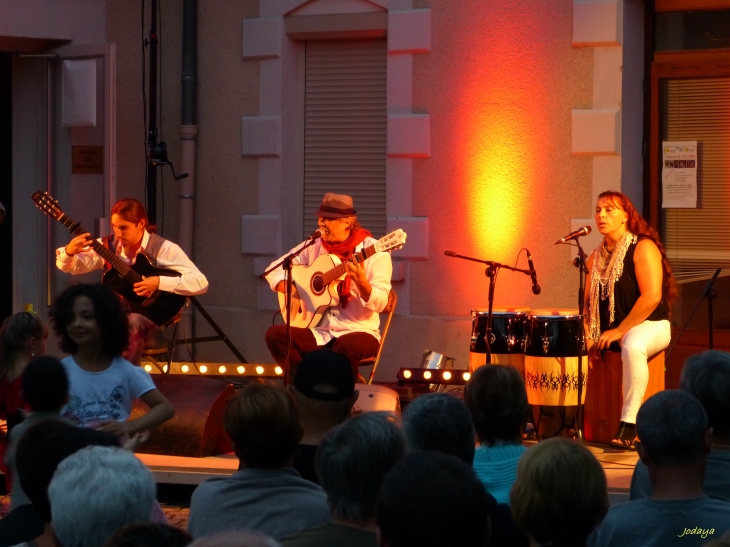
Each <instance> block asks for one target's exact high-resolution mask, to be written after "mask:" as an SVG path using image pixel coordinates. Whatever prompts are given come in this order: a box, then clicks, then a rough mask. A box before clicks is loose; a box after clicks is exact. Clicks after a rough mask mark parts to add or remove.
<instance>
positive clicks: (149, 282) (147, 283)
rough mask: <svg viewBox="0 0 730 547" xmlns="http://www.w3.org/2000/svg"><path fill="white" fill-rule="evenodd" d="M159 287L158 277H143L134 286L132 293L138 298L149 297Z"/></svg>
mask: <svg viewBox="0 0 730 547" xmlns="http://www.w3.org/2000/svg"><path fill="white" fill-rule="evenodd" d="M159 287H160V278H159V277H158V276H156V275H155V276H152V277H145V278H144V279H142V281H140V282H139V283H135V284H134V293H135V294H136V295H138V296H150V295H151V294H152V293H153V292H155V291H156V290H157V289H158V288H159Z"/></svg>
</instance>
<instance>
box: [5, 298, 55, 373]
mask: <svg viewBox="0 0 730 547" xmlns="http://www.w3.org/2000/svg"><path fill="white" fill-rule="evenodd" d="M31 338H36V339H38V340H45V339H46V338H48V326H47V325H46V324H45V323H44V322H43V319H41V318H40V317H39V316H38V314H37V313H32V312H27V311H21V312H19V313H16V314H15V315H11V316H10V317H8V318H7V319H6V320H5V321H3V325H2V327H0V380H3V379H5V378H6V377H7V376H8V373H9V372H10V369H11V368H12V366H13V362H14V361H15V358H16V357H17V356H18V353H20V352H21V351H23V350H24V349H25V348H26V346H27V345H28V342H30V340H31Z"/></svg>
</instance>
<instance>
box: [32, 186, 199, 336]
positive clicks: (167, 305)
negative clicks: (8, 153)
mask: <svg viewBox="0 0 730 547" xmlns="http://www.w3.org/2000/svg"><path fill="white" fill-rule="evenodd" d="M31 197H32V198H33V201H34V202H35V205H36V207H38V208H39V209H40V210H41V211H43V212H44V213H45V214H47V215H48V216H50V217H52V218H55V219H56V220H58V221H59V222H60V223H61V224H63V225H64V226H65V227H66V228H68V230H69V232H71V233H72V234H73V235H75V236H78V235H81V234H83V233H86V232H87V230H86V229H84V228H83V227H82V226H81V224H79V223H78V222H76V221H74V220H73V219H72V218H70V217H69V216H68V215H66V214H65V213H64V212H63V211H62V210H61V208H60V207H59V206H58V201H57V200H55V199H53V198H52V197H51V196H50V195H48V192H34V193H33V195H32V196H31ZM90 247H91V248H92V249H93V250H94V252H96V254H98V255H99V256H100V257H101V258H103V259H104V260H105V261H106V263H107V264H109V265H110V268H109V269H107V270H106V271H105V272H104V275H103V276H102V281H103V282H104V284H105V285H108V286H109V287H111V288H112V289H114V291H116V292H117V293H118V294H119V295H121V296H123V297H124V298H125V299H126V300H127V302H128V303H129V307H130V309H131V310H132V311H133V312H134V313H138V314H140V315H144V316H145V317H147V318H148V319H150V320H151V321H153V322H154V323H155V324H157V325H158V326H160V327H165V326H167V325H169V324H170V323H172V322H173V321H174V319H175V318H176V317H177V315H178V314H179V313H180V310H182V308H183V306H184V305H185V302H186V300H187V296H184V295H182V294H175V293H171V292H166V291H160V290H157V291H155V292H154V293H152V294H151V295H150V296H138V295H137V294H135V292H134V284H135V283H138V282H140V281H142V278H143V277H152V276H155V275H156V276H164V277H180V275H182V274H181V273H180V272H176V271H175V270H170V269H168V268H158V267H156V266H153V265H152V263H151V262H150V259H149V258H147V257H146V256H145V255H144V253H138V254H137V259H136V260H135V263H134V264H133V265H132V266H130V265H129V264H127V263H126V262H124V260H122V259H121V258H120V257H118V256H117V254H116V253H115V252H114V251H112V250H111V249H109V248H108V247H106V246H105V245H104V244H103V243H101V242H100V241H98V240H96V239H94V240H93V241H92V243H91V245H90Z"/></svg>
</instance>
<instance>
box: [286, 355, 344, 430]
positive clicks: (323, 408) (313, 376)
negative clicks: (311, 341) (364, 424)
mask: <svg viewBox="0 0 730 547" xmlns="http://www.w3.org/2000/svg"><path fill="white" fill-rule="evenodd" d="M292 392H293V394H294V399H295V400H296V402H297V406H298V407H299V412H300V415H301V418H302V421H303V422H304V423H305V424H306V423H307V422H319V423H322V424H324V425H331V426H333V427H334V426H335V425H337V424H341V423H342V422H344V421H345V420H346V419H347V418H349V417H350V413H351V412H352V405H353V404H354V403H355V401H356V400H357V396H358V392H357V391H355V378H354V376H353V375H352V365H351V364H350V360H349V359H348V358H347V357H345V356H344V355H342V354H340V353H335V352H334V351H331V350H328V349H325V350H319V351H312V352H310V353H307V354H306V355H305V356H304V357H302V360H301V362H300V363H299V365H298V366H297V370H296V372H295V373H294V383H293V390H292Z"/></svg>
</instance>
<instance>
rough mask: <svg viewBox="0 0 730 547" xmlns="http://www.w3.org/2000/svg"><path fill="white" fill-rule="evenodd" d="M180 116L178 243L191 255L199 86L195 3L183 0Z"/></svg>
mask: <svg viewBox="0 0 730 547" xmlns="http://www.w3.org/2000/svg"><path fill="white" fill-rule="evenodd" d="M182 49H183V51H182V116H181V126H180V136H181V143H180V153H181V156H182V157H181V162H180V172H181V173H187V174H188V177H187V178H184V179H182V180H181V181H180V235H179V238H178V243H179V245H180V247H182V249H183V251H185V253H186V254H187V255H188V256H189V257H190V258H191V259H192V258H193V233H194V226H193V214H194V210H195V154H196V139H197V136H198V125H197V123H198V122H197V85H198V51H197V50H198V2H197V0H184V1H183V48H182Z"/></svg>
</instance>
